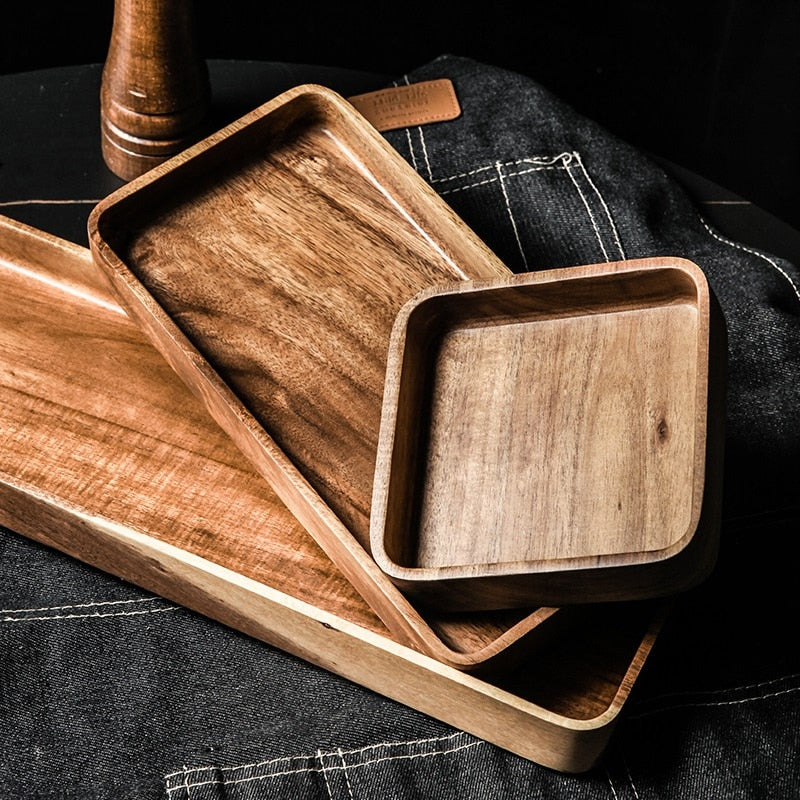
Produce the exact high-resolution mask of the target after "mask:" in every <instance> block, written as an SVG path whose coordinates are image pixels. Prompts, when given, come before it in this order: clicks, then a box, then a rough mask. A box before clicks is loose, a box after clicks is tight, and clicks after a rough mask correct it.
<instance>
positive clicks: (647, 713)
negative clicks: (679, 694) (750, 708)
mask: <svg viewBox="0 0 800 800" xmlns="http://www.w3.org/2000/svg"><path fill="white" fill-rule="evenodd" d="M727 691H735V690H734V689H729V690H727ZM794 692H800V686H793V687H792V688H791V689H781V690H780V691H779V692H770V693H769V694H762V695H758V696H756V697H743V698H741V699H740V700H718V701H716V702H713V703H710V702H709V703H703V702H700V701H698V702H686V703H675V704H674V705H670V706H663V707H662V708H654V709H652V710H650V711H647V710H645V711H639V712H638V713H636V714H629V715H628V719H642V718H643V717H650V716H652V715H653V714H662V713H664V712H665V711H675V710H677V709H680V708H722V707H724V706H740V705H743V704H745V703H756V702H758V701H759V700H771V699H772V698H774V697H782V696H783V695H785V694H793V693H794Z"/></svg>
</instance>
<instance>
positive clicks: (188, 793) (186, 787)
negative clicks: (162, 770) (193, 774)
mask: <svg viewBox="0 0 800 800" xmlns="http://www.w3.org/2000/svg"><path fill="white" fill-rule="evenodd" d="M183 766H184V768H183V770H181V771H180V772H173V773H172V774H171V775H167V776H166V777H165V778H164V780H165V782H166V783H167V786H166V787H165V788H166V790H167V800H171V798H172V793H173V792H177V791H178V789H184V790H185V791H186V800H191V791H190V789H189V782H188V777H189V776H188V772H187V771H186V765H185V764H184V765H183ZM181 776H183V782H182V783H181V784H177V783H176V784H175V785H174V786H170V785H169V784H171V783H173V781H172V780H171V779H172V778H176V777H181Z"/></svg>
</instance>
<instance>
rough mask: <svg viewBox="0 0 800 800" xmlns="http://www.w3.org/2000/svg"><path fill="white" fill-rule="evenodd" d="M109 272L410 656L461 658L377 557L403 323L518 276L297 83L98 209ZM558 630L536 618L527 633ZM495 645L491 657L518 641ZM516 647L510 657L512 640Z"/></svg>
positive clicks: (349, 115)
mask: <svg viewBox="0 0 800 800" xmlns="http://www.w3.org/2000/svg"><path fill="white" fill-rule="evenodd" d="M89 234H90V243H91V247H92V252H93V256H94V258H95V262H96V263H97V264H98V266H99V267H100V268H101V270H102V271H103V272H104V274H105V275H106V276H107V277H108V278H109V279H110V283H111V285H112V287H113V289H114V291H115V293H116V295H117V297H119V298H120V300H121V302H122V303H123V305H124V306H125V307H126V308H127V309H128V311H129V313H130V314H131V316H132V318H133V319H135V320H136V321H137V322H138V323H139V325H140V327H141V328H142V330H143V331H144V332H145V333H146V334H147V335H148V336H149V337H150V339H151V340H152V341H153V343H154V344H155V345H156V347H157V348H158V349H159V350H160V351H161V353H162V354H163V355H164V356H165V358H166V360H167V361H168V362H169V363H170V364H171V365H172V367H173V368H174V369H175V371H176V372H177V373H178V374H179V375H180V376H181V378H182V379H183V380H184V382H185V383H186V384H187V385H188V386H189V387H190V388H191V389H192V391H193V392H194V393H195V394H196V395H197V396H198V397H200V398H201V399H202V401H203V403H204V404H205V406H206V408H207V409H208V410H209V411H210V413H211V415H212V416H213V417H214V419H216V420H217V422H218V423H219V424H220V425H221V427H222V428H223V429H224V430H225V431H226V432H227V433H228V435H229V436H230V437H231V438H232V439H233V441H234V442H235V443H236V444H237V445H238V446H239V448H240V449H241V450H242V452H243V453H244V454H245V455H246V456H247V457H248V458H249V459H250V460H251V461H252V463H253V464H254V465H255V467H256V469H257V470H258V471H259V472H260V474H261V475H262V476H264V478H266V480H267V482H268V483H269V484H270V486H272V487H273V489H274V490H275V491H276V492H277V494H278V496H279V497H280V498H281V499H282V500H283V502H285V503H286V505H287V506H288V507H289V508H290V509H291V511H292V512H293V513H294V514H295V515H296V516H297V518H298V519H299V520H300V522H301V523H302V524H303V526H304V527H305V528H306V529H307V530H308V531H309V532H310V533H311V535H312V536H313V537H314V539H315V540H316V541H317V542H318V543H319V544H320V546H321V547H322V549H323V550H324V551H325V552H326V553H327V554H328V555H329V557H330V558H331V559H332V560H333V561H334V562H335V563H336V564H337V566H339V568H340V569H341V570H342V572H343V573H344V574H345V575H346V576H347V577H348V578H349V579H350V581H351V582H352V583H353V585H354V586H355V587H356V588H357V589H358V591H359V592H360V593H361V594H362V595H363V597H364V598H365V599H366V600H367V602H368V603H369V604H370V605H371V606H372V608H373V609H375V611H376V613H377V614H378V615H379V616H380V617H381V619H382V620H383V621H384V622H385V624H386V625H387V626H388V627H389V628H390V629H391V630H392V631H394V632H395V633H396V634H397V635H398V636H399V637H400V638H401V639H402V640H403V641H405V642H407V643H409V644H410V645H411V646H414V647H417V648H418V649H419V650H420V651H421V652H424V653H426V654H428V655H435V656H437V657H440V658H441V657H446V659H448V660H450V661H451V663H452V661H453V658H452V656H453V655H454V654H456V653H457V654H459V656H458V660H460V661H461V662H462V664H463V666H464V667H465V668H472V667H476V666H481V664H480V663H478V662H477V661H475V662H470V661H469V659H466V658H464V657H463V655H461V654H463V653H466V652H470V651H474V639H473V637H472V634H471V633H469V632H466V631H464V632H461V633H463V637H462V635H461V633H459V632H458V631H455V630H454V632H453V637H452V638H451V639H450V640H449V647H448V648H447V649H448V650H449V651H450V652H449V653H443V652H442V648H441V642H440V640H439V638H440V637H439V636H437V635H435V634H434V633H433V632H432V631H431V629H430V625H429V624H428V623H427V622H426V620H425V619H424V618H423V617H422V616H421V614H420V613H419V611H418V609H416V608H415V607H413V606H412V605H411V604H410V603H409V602H408V601H407V599H406V598H405V597H404V596H403V595H402V593H401V592H400V591H399V590H398V589H397V588H396V587H395V586H394V585H393V584H392V582H391V581H390V580H389V579H388V578H387V577H386V576H385V575H384V574H383V573H382V572H381V570H380V569H379V568H378V567H377V565H376V564H375V562H374V560H373V559H372V558H371V556H370V554H369V552H368V548H369V514H370V503H371V498H372V484H373V477H374V471H375V457H376V452H377V446H378V434H379V429H380V416H381V400H382V396H383V386H384V380H385V370H386V357H387V349H388V343H389V337H390V334H391V329H392V324H393V322H394V319H395V316H396V314H397V311H398V310H399V309H400V307H401V306H402V305H403V303H404V302H405V301H406V300H408V299H409V298H411V297H412V296H414V295H415V294H416V293H417V292H418V291H420V290H421V289H423V288H425V287H427V286H430V285H432V284H436V283H442V282H453V281H456V280H465V279H468V278H484V279H488V278H494V277H500V276H506V275H509V274H510V272H509V271H508V269H507V268H506V267H505V266H504V265H503V264H502V263H500V262H499V261H498V260H497V258H496V257H495V256H494V255H493V254H492V253H491V252H490V251H489V250H488V249H487V248H486V246H485V245H484V244H483V243H482V242H481V241H480V240H479V239H478V238H477V237H476V236H475V234H474V233H473V232H472V231H471V230H470V229H469V228H468V227H467V226H466V225H465V224H464V223H463V222H462V221H461V220H460V219H459V218H458V217H456V216H455V215H454V214H453V212H452V211H451V210H450V209H449V207H448V206H447V205H446V204H445V203H444V202H443V201H442V200H441V199H440V198H439V197H438V195H436V193H435V192H434V191H433V190H432V189H430V187H428V186H427V184H425V182H424V181H423V180H422V179H421V178H420V177H419V175H417V174H416V172H414V170H413V169H412V168H411V167H410V166H409V165H408V164H406V162H405V161H403V159H402V158H401V157H400V156H399V155H398V154H397V153H396V152H395V151H394V150H393V149H392V148H391V147H390V146H389V145H388V144H387V143H386V142H385V140H384V139H383V138H382V137H381V136H380V135H379V134H378V133H377V132H376V131H375V130H374V129H373V128H372V127H371V126H370V125H369V124H368V123H367V122H366V120H364V119H363V117H361V116H360V115H359V114H357V112H355V110H354V109H353V108H352V107H351V106H350V104H349V103H347V102H346V101H345V100H344V99H342V98H341V97H339V96H338V95H337V94H335V93H334V92H332V91H330V90H328V89H325V88H323V87H319V86H299V87H297V88H295V89H292V90H290V91H289V92H286V93H284V94H282V95H280V96H278V97H277V98H275V99H274V100H273V101H271V102H269V103H267V104H266V105H264V106H262V107H261V108H259V109H256V110H255V111H254V112H252V113H251V114H249V115H248V116H246V117H243V118H242V119H241V120H239V121H238V122H236V123H234V124H233V125H231V126H229V127H228V128H226V129H224V130H222V131H220V132H219V133H217V134H214V135H213V136H211V137H210V138H208V139H206V140H205V141H203V142H200V143H199V144H198V145H196V146H194V147H192V148H190V149H189V150H187V151H185V152H184V153H182V154H181V155H179V156H177V157H176V158H174V159H172V160H171V161H169V162H167V163H165V164H163V165H162V166H160V167H157V168H155V169H154V170H152V171H150V172H148V173H146V174H145V175H143V176H142V177H141V178H139V179H137V180H135V181H132V182H131V183H130V184H128V185H127V186H125V187H123V188H122V189H120V190H119V191H117V192H115V193H114V194H112V195H110V196H109V197H107V198H106V199H105V200H103V201H102V202H100V203H99V204H98V205H97V207H96V208H95V209H94V210H93V212H92V214H91V217H90V221H89ZM552 614H553V609H538V610H536V611H531V612H530V613H529V614H528V615H527V616H526V619H527V622H521V623H520V624H521V625H522V627H520V628H517V627H516V626H514V630H515V631H516V633H519V634H520V635H521V634H522V633H523V632H527V631H530V630H531V629H532V628H533V627H535V626H536V625H538V624H539V622H541V621H543V620H544V619H547V618H549V617H550V616H552ZM515 636H516V634H509V637H506V638H503V637H500V639H498V640H497V641H496V642H495V643H494V644H493V651H494V652H489V651H484V652H483V653H482V659H485V660H488V659H489V658H490V657H492V656H493V655H496V654H497V653H498V651H499V650H501V649H504V648H505V647H506V646H507V645H509V644H511V643H512V642H511V639H513V638H515ZM501 639H502V641H501Z"/></svg>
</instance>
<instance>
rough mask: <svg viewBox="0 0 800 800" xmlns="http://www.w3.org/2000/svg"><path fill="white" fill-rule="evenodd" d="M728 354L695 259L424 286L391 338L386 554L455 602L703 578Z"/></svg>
mask: <svg viewBox="0 0 800 800" xmlns="http://www.w3.org/2000/svg"><path fill="white" fill-rule="evenodd" d="M724 362H725V336H724V322H723V319H722V314H721V313H720V312H719V309H718V308H717V304H716V303H715V302H714V298H713V296H712V293H711V290H710V288H709V286H708V283H707V281H706V278H705V276H704V275H703V272H702V271H701V270H700V268H699V267H697V265H695V264H694V263H692V262H690V261H687V260H686V259H682V258H667V257H662V258H645V259H634V260H630V261H621V262H617V263H611V264H608V263H603V264H592V265H585V266H579V267H571V268H567V269H557V270H544V271H541V272H536V273H531V274H525V275H512V276H510V277H506V278H499V279H493V280H491V281H484V282H463V281H462V282H460V283H457V284H455V283H454V284H452V285H451V286H448V287H445V288H441V287H437V288H431V289H426V290H424V291H423V292H421V293H420V294H419V295H417V296H416V297H414V298H413V299H412V300H410V301H409V302H408V303H407V304H406V305H405V306H404V307H403V308H402V309H401V311H400V313H399V314H398V317H397V319H396V321H395V326H394V330H393V334H392V339H391V342H390V346H389V360H388V367H387V380H386V391H385V395H384V403H383V419H382V423H381V436H380V441H379V445H378V460H377V468H376V479H375V493H374V497H373V503H372V516H371V531H372V554H373V557H374V558H375V559H376V561H377V562H378V564H379V565H380V566H381V567H382V568H383V569H384V571H385V572H387V574H389V575H390V576H391V577H392V578H393V579H394V580H395V581H396V582H397V583H398V585H400V586H401V587H403V588H404V589H405V591H406V592H407V593H412V594H413V595H415V596H419V597H420V598H424V599H426V600H427V602H428V603H429V604H431V605H435V606H437V607H439V608H459V609H462V610H463V609H468V608H481V609H486V608H502V607H508V606H515V605H516V606H531V605H545V604H546V605H563V604H569V603H590V602H603V601H609V600H613V601H618V600H633V599H643V598H648V597H657V596H665V595H669V594H673V593H676V592H679V591H684V590H686V589H688V588H690V587H692V586H695V585H696V584H697V583H699V582H700V581H701V580H703V579H704V578H705V577H706V576H707V575H708V574H709V573H710V571H711V570H712V568H713V566H714V563H715V561H716V556H717V549H718V540H719V520H720V501H721V496H720V495H721V493H720V492H719V491H718V487H719V476H720V475H721V474H722V450H723V447H722V444H723V443H722V430H721V425H720V421H721V420H722V419H724V413H723V404H722V398H723V392H724V386H723V374H724ZM709 419H710V424H709Z"/></svg>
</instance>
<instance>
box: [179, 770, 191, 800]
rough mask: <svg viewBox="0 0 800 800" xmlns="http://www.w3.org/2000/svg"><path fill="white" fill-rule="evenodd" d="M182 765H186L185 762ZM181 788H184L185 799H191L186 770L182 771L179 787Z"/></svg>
mask: <svg viewBox="0 0 800 800" xmlns="http://www.w3.org/2000/svg"><path fill="white" fill-rule="evenodd" d="M183 766H184V768H185V767H186V765H185V764H184V765H183ZM181 788H184V789H186V800H191V798H192V791H191V789H190V788H189V776H188V774H187V773H186V772H184V773H183V787H181Z"/></svg>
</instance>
